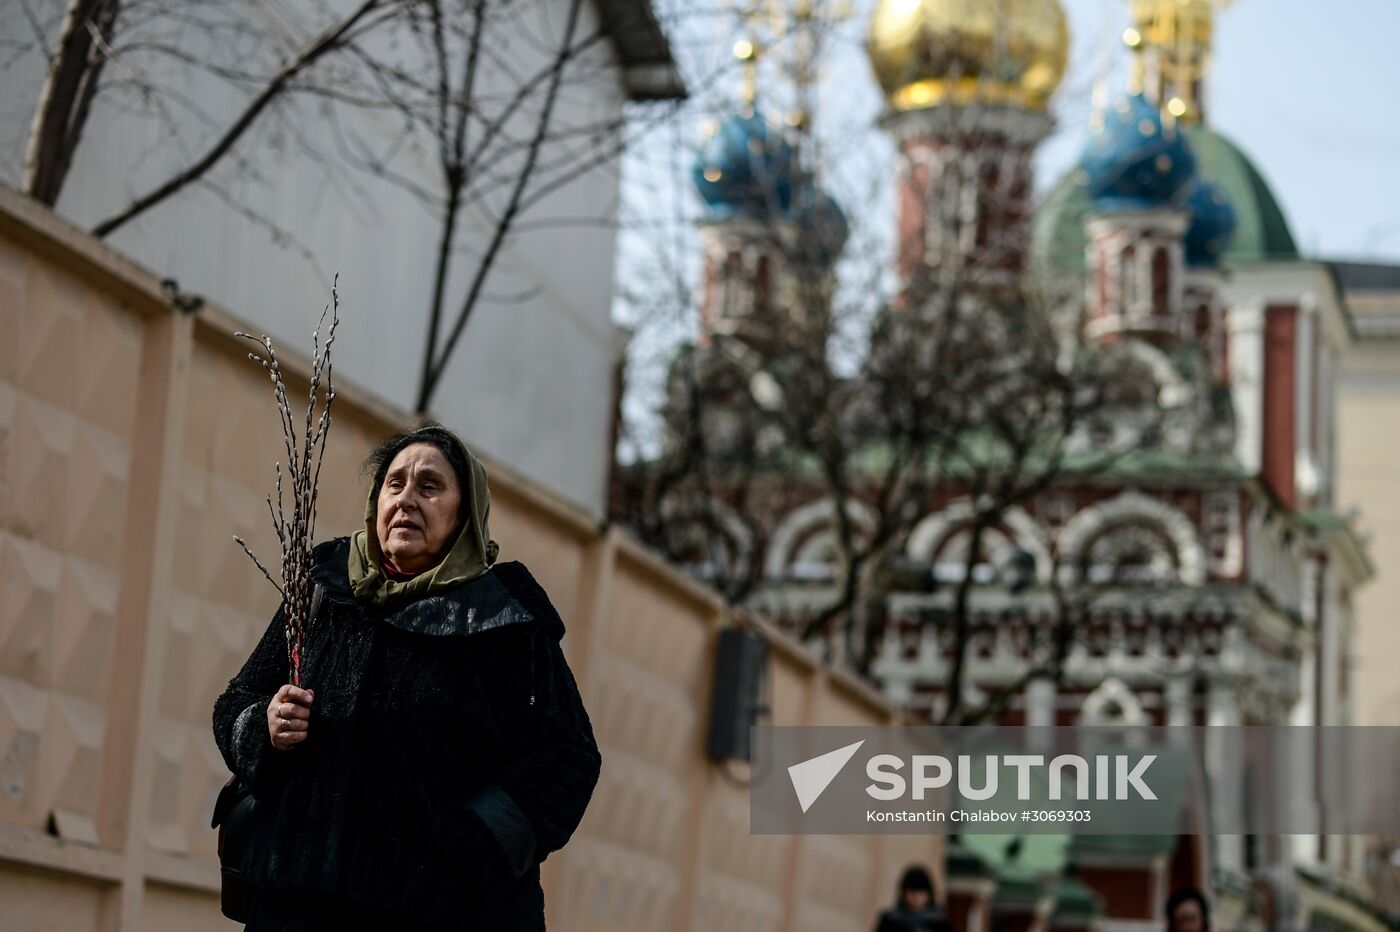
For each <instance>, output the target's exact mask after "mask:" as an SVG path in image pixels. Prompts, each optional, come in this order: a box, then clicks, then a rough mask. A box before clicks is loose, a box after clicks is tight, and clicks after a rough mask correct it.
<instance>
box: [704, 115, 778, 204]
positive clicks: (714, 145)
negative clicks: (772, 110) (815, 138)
mask: <svg viewBox="0 0 1400 932" xmlns="http://www.w3.org/2000/svg"><path fill="white" fill-rule="evenodd" d="M794 167H795V158H794V152H793V148H792V146H791V144H789V143H788V141H787V140H786V139H784V138H783V134H782V133H781V132H780V131H779V130H777V129H775V128H774V127H772V126H770V125H769V124H768V122H767V121H766V120H764V119H763V118H762V117H760V116H759V115H758V114H756V113H754V112H753V111H752V110H745V111H741V112H739V113H735V114H732V115H731V116H729V117H727V118H726V119H725V120H723V121H722V122H721V123H719V124H718V125H717V126H715V127H714V128H713V129H712V130H711V131H710V132H709V133H708V135H707V136H706V137H705V140H704V141H703V142H702V143H701V144H700V149H699V151H698V152H697V153H696V157H695V164H694V166H693V167H692V168H691V178H692V180H693V181H694V183H695V187H696V189H697V190H699V192H700V197H701V198H702V199H704V201H705V204H706V206H707V207H708V208H709V210H710V215H711V217H713V218H715V219H726V218H729V217H736V216H754V217H763V216H766V215H768V214H770V213H772V212H774V211H777V212H782V213H785V212H786V211H787V210H788V209H789V208H790V207H791V206H792V194H793V178H792V176H793V171H794Z"/></svg>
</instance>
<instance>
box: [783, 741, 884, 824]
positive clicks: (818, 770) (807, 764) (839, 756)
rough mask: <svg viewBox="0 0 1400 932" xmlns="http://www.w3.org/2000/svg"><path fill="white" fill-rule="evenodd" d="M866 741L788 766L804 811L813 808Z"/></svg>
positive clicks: (794, 788) (798, 799)
mask: <svg viewBox="0 0 1400 932" xmlns="http://www.w3.org/2000/svg"><path fill="white" fill-rule="evenodd" d="M864 743H865V739H864V738H862V739H861V740H859V741H857V742H856V743H855V744H848V745H846V746H845V747H843V748H837V749H836V750H834V751H827V752H826V753H825V754H819V755H818V756H816V757H813V758H809V759H808V760H804V761H803V762H802V763H800V764H793V765H792V766H791V767H789V768H788V777H789V778H790V779H791V780H792V788H793V790H794V791H795V792H796V793H797V802H798V805H800V806H801V807H802V811H803V812H804V813H805V812H806V811H807V810H808V809H810V808H812V804H813V803H815V802H816V801H817V798H818V797H820V796H821V795H822V793H824V792H826V788H827V787H828V786H830V785H831V781H832V780H835V779H836V775H837V774H839V773H840V772H841V768H842V767H845V766H846V764H848V763H849V762H850V760H851V758H852V757H855V755H856V751H859V750H860V746H861V745H862V744H864Z"/></svg>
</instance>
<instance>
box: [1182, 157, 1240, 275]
mask: <svg viewBox="0 0 1400 932" xmlns="http://www.w3.org/2000/svg"><path fill="white" fill-rule="evenodd" d="M1186 209H1187V210H1189V211H1191V225H1190V226H1188V227H1187V228H1186V239H1185V241H1184V243H1183V245H1184V247H1185V250H1186V264H1187V265H1190V266H1194V267H1197V268H1201V267H1205V268H1210V267H1214V266H1217V265H1219V264H1220V260H1221V258H1222V257H1224V255H1225V251H1226V250H1227V249H1229V248H1230V241H1231V240H1232V239H1233V238H1234V235H1235V207H1234V205H1233V204H1231V203H1230V198H1229V197H1228V196H1227V195H1226V194H1225V189H1224V188H1222V187H1220V185H1218V184H1216V183H1215V182H1213V181H1209V180H1207V179H1205V178H1202V179H1200V180H1199V181H1197V182H1196V186H1195V187H1194V188H1192V189H1191V195H1190V196H1189V197H1188V198H1187V199H1186Z"/></svg>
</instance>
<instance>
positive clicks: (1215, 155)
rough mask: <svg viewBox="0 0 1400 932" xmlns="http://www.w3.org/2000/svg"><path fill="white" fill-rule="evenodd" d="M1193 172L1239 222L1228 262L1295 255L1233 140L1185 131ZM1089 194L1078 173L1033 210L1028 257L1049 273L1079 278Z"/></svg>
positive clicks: (1279, 216) (1260, 181) (1259, 180)
mask: <svg viewBox="0 0 1400 932" xmlns="http://www.w3.org/2000/svg"><path fill="white" fill-rule="evenodd" d="M1186 135H1187V138H1188V139H1190V140H1191V148H1192V149H1193V150H1194V152H1195V154H1196V167H1197V170H1198V171H1199V172H1200V173H1201V174H1202V175H1203V176H1204V177H1206V178H1209V179H1210V180H1211V181H1214V182H1215V183H1216V184H1218V185H1220V187H1222V188H1224V189H1225V194H1226V196H1227V197H1229V199H1230V202H1231V203H1232V204H1233V205H1234V208H1235V214H1236V219H1237V221H1238V226H1236V228H1235V237H1234V241H1233V242H1232V243H1231V245H1230V249H1229V251H1227V252H1226V253H1225V262H1226V263H1227V264H1241V263H1247V262H1260V261H1262V260H1265V259H1285V260H1286V259H1296V258H1298V247H1297V246H1296V245H1295V244H1294V242H1293V234H1292V233H1290V232H1289V230H1288V221H1287V220H1285V219H1284V216H1283V210H1282V209H1281V208H1280V207H1279V205H1278V201H1277V200H1275V198H1274V194H1273V192H1272V191H1271V190H1269V185H1268V183H1267V182H1266V181H1264V177H1263V176H1262V175H1260V174H1259V170H1258V169H1257V168H1255V167H1254V164H1253V163H1252V162H1250V160H1249V159H1248V157H1246V156H1245V154H1244V153H1243V152H1241V151H1240V150H1239V148H1238V147H1236V146H1235V144H1234V143H1232V142H1230V140H1228V139H1226V138H1225V137H1224V136H1222V135H1220V134H1219V133H1217V132H1215V131H1214V130H1213V129H1211V128H1210V127H1207V126H1192V127H1189V128H1188V129H1187V130H1186ZM1089 207H1090V202H1089V196H1088V194H1087V193H1086V192H1085V190H1084V185H1083V179H1082V177H1081V176H1080V175H1079V173H1078V172H1077V171H1073V172H1070V173H1069V174H1068V175H1066V176H1065V177H1063V178H1061V179H1060V180H1059V181H1058V182H1056V184H1055V187H1054V188H1053V189H1052V190H1051V191H1050V195H1049V197H1047V198H1046V200H1045V203H1044V204H1043V205H1042V206H1041V208H1040V210H1039V211H1037V213H1036V216H1035V223H1034V226H1033V228H1032V232H1031V261H1032V264H1033V266H1034V267H1035V269H1036V270H1037V272H1040V273H1042V274H1045V275H1048V276H1054V277H1061V276H1078V275H1080V274H1082V272H1083V270H1084V247H1085V244H1086V240H1085V235H1084V215H1085V214H1087V213H1088V212H1089Z"/></svg>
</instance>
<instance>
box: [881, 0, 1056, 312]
mask: <svg viewBox="0 0 1400 932" xmlns="http://www.w3.org/2000/svg"><path fill="white" fill-rule="evenodd" d="M1068 43H1069V38H1068V30H1067V26H1066V24H1065V14H1064V10H1063V9H1062V8H1061V6H1060V3H1059V0H986V2H978V3H969V2H965V0H923V2H918V3H910V2H907V0H882V2H880V3H879V4H878V5H877V6H876V8H875V12H874V16H873V18H872V20H871V26H870V40H869V46H870V47H869V51H870V59H871V62H872V64H873V65H874V69H875V75H876V77H877V78H878V80H879V82H880V85H881V87H882V88H883V89H884V92H885V96H886V99H887V100H888V102H889V111H888V112H887V113H886V115H885V117H884V118H883V125H884V126H885V128H886V129H887V130H888V131H889V132H890V133H891V134H892V135H893V137H894V139H895V142H896V144H897V146H898V147H899V156H898V169H897V171H898V180H897V182H896V197H897V199H898V212H899V218H898V237H899V239H898V243H897V245H896V252H897V257H898V273H899V276H900V278H901V282H902V284H903V286H904V291H905V292H906V299H907V296H908V294H910V293H911V290H912V292H913V293H918V292H926V291H927V290H928V289H939V288H949V287H956V288H960V289H961V288H964V287H967V286H971V287H973V288H992V289H996V288H1014V287H1015V286H1016V285H1017V284H1018V283H1019V281H1020V280H1021V276H1022V273H1023V271H1024V269H1025V260H1026V253H1027V249H1028V245H1029V230H1028V225H1029V224H1028V221H1029V214H1030V208H1031V195H1032V178H1031V160H1032V157H1033V155H1034V153H1035V149H1036V147H1037V146H1038V145H1039V143H1040V142H1041V140H1043V139H1044V138H1045V137H1046V136H1047V135H1048V134H1049V132H1050V130H1051V127H1052V125H1053V123H1052V120H1051V118H1050V116H1049V115H1048V114H1047V113H1046V106H1047V104H1048V102H1049V99H1050V95H1051V94H1052V93H1053V92H1054V90H1055V88H1056V87H1057V86H1058V85H1059V82H1060V78H1061V77H1062V75H1063V73H1064V67H1065V56H1066V51H1067V48H1068Z"/></svg>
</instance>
